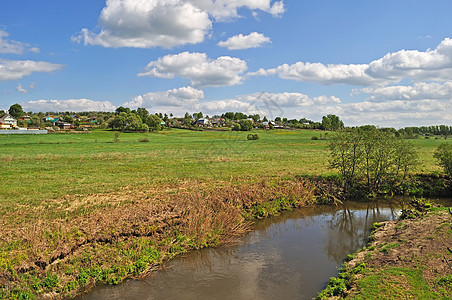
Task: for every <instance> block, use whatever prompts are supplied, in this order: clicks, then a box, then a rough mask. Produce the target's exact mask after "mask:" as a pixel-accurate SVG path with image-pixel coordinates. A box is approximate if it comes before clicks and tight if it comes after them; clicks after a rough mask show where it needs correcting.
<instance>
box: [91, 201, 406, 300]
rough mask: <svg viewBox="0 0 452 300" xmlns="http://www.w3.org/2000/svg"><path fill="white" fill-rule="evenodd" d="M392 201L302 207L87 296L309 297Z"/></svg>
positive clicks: (391, 215) (391, 212) (389, 215)
mask: <svg viewBox="0 0 452 300" xmlns="http://www.w3.org/2000/svg"><path fill="white" fill-rule="evenodd" d="M398 213H399V210H398V209H397V208H395V207H393V206H391V204H388V203H386V204H381V203H380V204H376V203H373V204H358V203H347V204H345V205H343V206H339V207H328V206H324V207H314V208H303V209H300V210H297V211H294V212H290V213H284V214H282V215H281V216H278V217H274V218H269V219H266V220H262V221H259V222H257V224H256V225H255V227H254V231H252V232H250V233H249V234H248V235H247V236H246V237H245V238H244V239H243V241H242V243H240V244H239V245H237V246H232V247H223V248H218V249H204V250H201V251H194V252H191V253H188V254H186V255H184V256H181V257H179V258H177V259H174V260H172V261H171V262H169V263H167V264H166V265H165V266H164V268H163V270H161V271H159V272H157V273H156V274H155V275H153V276H150V277H148V278H145V279H143V280H128V281H126V282H125V283H123V284H121V285H119V286H114V287H112V286H100V287H97V288H96V289H95V290H94V291H93V292H92V293H91V294H89V295H87V296H85V297H83V299H85V300H88V299H90V300H91V299H137V300H138V299H140V300H141V299H144V300H146V299H311V298H312V297H315V296H316V294H317V292H318V291H320V290H321V289H322V288H323V287H324V286H325V284H326V282H327V281H328V279H329V278H330V277H331V276H336V275H337V269H338V268H339V267H340V266H341V265H342V263H343V261H344V259H345V257H346V256H347V254H348V253H351V252H354V251H356V250H357V249H359V248H361V247H363V246H364V245H365V243H366V238H367V236H368V235H369V232H370V229H371V227H372V224H373V223H374V222H379V221H384V220H392V219H395V218H397V216H398Z"/></svg>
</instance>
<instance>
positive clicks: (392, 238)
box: [318, 208, 452, 299]
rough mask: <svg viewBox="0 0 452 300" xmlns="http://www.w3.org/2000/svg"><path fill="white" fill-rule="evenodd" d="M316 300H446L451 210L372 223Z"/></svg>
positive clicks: (451, 286) (451, 293)
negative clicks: (363, 242)
mask: <svg viewBox="0 0 452 300" xmlns="http://www.w3.org/2000/svg"><path fill="white" fill-rule="evenodd" d="M374 228H375V231H374V232H373V233H372V235H371V236H370V242H369V244H368V246H367V247H365V248H363V249H361V250H360V251H358V252H357V253H355V254H353V255H349V257H348V260H349V261H348V262H346V263H345V264H344V267H343V268H342V269H341V270H340V273H339V276H338V277H337V278H332V279H330V281H329V283H328V286H327V288H326V289H325V290H324V291H322V293H320V294H319V297H318V298H320V299H344V298H346V299H452V213H450V212H449V211H448V209H445V208H442V209H433V210H431V211H430V212H428V213H427V214H425V215H424V216H421V217H418V218H416V219H405V220H400V221H388V222H383V223H380V224H375V225H374Z"/></svg>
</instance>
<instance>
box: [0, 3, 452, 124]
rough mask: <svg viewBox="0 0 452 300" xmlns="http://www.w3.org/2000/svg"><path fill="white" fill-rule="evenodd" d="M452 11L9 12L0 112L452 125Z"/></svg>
mask: <svg viewBox="0 0 452 300" xmlns="http://www.w3.org/2000/svg"><path fill="white" fill-rule="evenodd" d="M451 11H452V1H450V0H429V1H425V0H397V1H393V0H392V1H389V0H380V1H358V0H346V1H337V0H321V1H305V0H216V1H213V0H107V1H105V0H64V1H61V0H43V1H36V0H1V1H0V109H8V108H9V106H10V105H12V104H14V103H20V104H21V105H22V106H23V107H24V109H25V110H26V111H35V112H38V111H68V110H70V111H91V110H96V111H98V110H104V111H112V110H114V109H115V108H116V107H118V106H120V105H122V106H128V107H130V108H137V107H145V108H147V109H148V110H149V111H151V112H162V113H170V112H172V113H174V114H175V115H183V114H184V113H185V112H189V113H193V112H198V111H202V112H203V113H205V114H209V115H213V114H216V113H223V112H226V111H241V112H244V113H248V114H250V113H260V114H261V115H264V114H265V115H267V116H268V117H272V118H274V117H276V116H280V117H287V118H297V119H299V118H308V119H311V120H314V121H319V120H320V119H321V116H322V115H326V114H329V113H333V114H336V115H339V116H340V117H341V118H342V119H343V120H344V122H345V124H346V125H350V126H351V125H362V124H375V125H379V126H394V127H404V126H421V125H437V124H447V125H452V18H451V14H450V12H451Z"/></svg>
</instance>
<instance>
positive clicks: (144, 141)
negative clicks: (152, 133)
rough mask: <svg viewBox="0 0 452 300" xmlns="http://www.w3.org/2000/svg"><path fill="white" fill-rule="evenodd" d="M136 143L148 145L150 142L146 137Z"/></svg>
mask: <svg viewBox="0 0 452 300" xmlns="http://www.w3.org/2000/svg"><path fill="white" fill-rule="evenodd" d="M138 142H140V143H149V142H150V140H149V139H148V138H147V137H144V138H140V139H139V140H138Z"/></svg>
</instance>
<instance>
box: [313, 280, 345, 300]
mask: <svg viewBox="0 0 452 300" xmlns="http://www.w3.org/2000/svg"><path fill="white" fill-rule="evenodd" d="M346 290H347V286H346V285H345V279H342V278H336V277H331V278H330V280H329V281H328V284H327V286H326V288H325V289H324V290H323V291H321V292H320V293H319V294H318V295H317V297H316V299H328V298H329V297H332V296H339V295H342V294H343V293H345V291H346Z"/></svg>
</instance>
